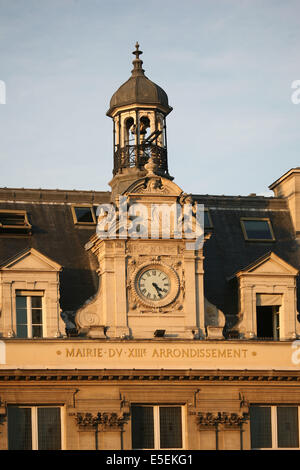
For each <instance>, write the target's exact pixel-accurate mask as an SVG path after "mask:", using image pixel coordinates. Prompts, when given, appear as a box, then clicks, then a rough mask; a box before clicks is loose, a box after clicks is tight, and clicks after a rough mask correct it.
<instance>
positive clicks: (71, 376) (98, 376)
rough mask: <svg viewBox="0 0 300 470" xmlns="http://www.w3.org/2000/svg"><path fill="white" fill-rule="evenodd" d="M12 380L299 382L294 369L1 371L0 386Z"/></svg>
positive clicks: (38, 381) (29, 381) (81, 381)
mask: <svg viewBox="0 0 300 470" xmlns="http://www.w3.org/2000/svg"><path fill="white" fill-rule="evenodd" d="M12 382H14V383H15V382H18V383H19V384H20V383H24V384H25V383H33V382H37V383H39V384H40V383H41V382H44V383H45V384H49V382H51V383H54V382H55V383H56V382H57V383H62V382H68V383H70V382H72V383H74V382H80V383H91V382H92V383H97V382H101V383H103V382H107V383H119V382H122V383H127V384H132V383H138V382H143V383H144V382H149V383H159V384H161V383H168V382H170V383H174V382H177V383H178V384H184V383H189V384H192V383H195V382H207V383H212V382H219V383H223V384H232V383H236V382H237V383H241V382H250V383H261V382H264V383H274V382H276V383H279V384H281V383H299V382H300V375H299V372H298V371H275V370H273V371H236V370H235V371H215V370H214V371H208V370H205V371H194V370H192V371H182V370H181V371H176V370H159V371H158V370H152V371H151V370H150V371H149V370H147V371H143V370H136V371H135V370H127V371H126V370H98V371H90V370H76V371H74V370H71V371H66V370H57V371H53V370H51V371H50V370H47V371H45V370H35V371H32V370H22V371H20V370H1V371H0V386H1V385H4V384H8V383H12Z"/></svg>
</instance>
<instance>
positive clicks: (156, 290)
mask: <svg viewBox="0 0 300 470" xmlns="http://www.w3.org/2000/svg"><path fill="white" fill-rule="evenodd" d="M137 287H138V291H139V294H140V295H141V296H143V297H144V298H145V299H147V300H150V301H152V302H157V301H160V300H162V299H164V298H165V297H166V296H167V295H168V294H169V292H170V289H171V281H170V278H169V276H168V275H167V274H166V273H165V272H164V271H162V270H161V269H157V268H151V269H147V270H145V271H143V272H142V273H141V274H140V276H139V278H138V282H137Z"/></svg>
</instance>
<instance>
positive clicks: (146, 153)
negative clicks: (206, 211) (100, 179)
mask: <svg viewBox="0 0 300 470" xmlns="http://www.w3.org/2000/svg"><path fill="white" fill-rule="evenodd" d="M133 54H134V55H135V59H134V60H133V62H132V63H133V69H132V71H131V77H130V78H129V79H128V80H127V81H126V82H125V83H124V84H123V85H121V86H120V88H119V89H118V90H117V91H116V92H115V93H114V94H113V96H112V98H111V100H110V108H109V110H108V111H107V115H108V116H109V117H111V118H112V119H113V126H114V132H113V136H114V168H113V175H114V177H113V180H112V181H111V183H110V185H111V187H112V193H113V196H114V195H116V194H120V193H121V192H123V191H124V190H126V189H127V187H128V186H129V185H131V184H132V182H133V181H134V180H136V179H137V178H140V177H143V176H145V174H146V170H145V169H144V166H145V165H146V164H147V162H148V160H149V158H150V157H151V158H152V160H153V161H154V163H155V168H156V173H157V175H159V176H164V177H166V178H170V179H172V178H171V177H170V175H169V171H168V159H167V132H166V116H167V115H168V114H169V113H170V112H171V111H172V108H171V107H170V106H169V102H168V96H167V94H166V92H165V91H164V90H163V89H162V88H161V87H159V86H158V85H156V84H155V83H154V82H152V81H151V80H149V78H147V77H146V76H145V73H144V69H143V67H142V65H143V61H142V60H141V59H140V55H141V54H142V51H141V50H140V49H139V44H138V43H136V45H135V50H134V51H133Z"/></svg>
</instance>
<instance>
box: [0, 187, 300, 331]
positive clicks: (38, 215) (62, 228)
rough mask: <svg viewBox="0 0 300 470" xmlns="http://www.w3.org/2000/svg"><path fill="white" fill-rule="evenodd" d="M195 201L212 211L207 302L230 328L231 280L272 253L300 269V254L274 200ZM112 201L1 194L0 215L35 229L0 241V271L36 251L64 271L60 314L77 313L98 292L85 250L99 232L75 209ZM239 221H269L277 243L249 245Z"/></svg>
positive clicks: (72, 194)
mask: <svg viewBox="0 0 300 470" xmlns="http://www.w3.org/2000/svg"><path fill="white" fill-rule="evenodd" d="M193 197H194V199H196V200H197V201H198V202H199V203H202V204H204V205H205V207H206V208H208V209H209V211H210V216H211V219H212V222H213V230H212V235H211V237H210V239H209V240H208V241H206V243H205V245H204V256H205V260H204V270H205V275H204V291H205V296H206V298H207V299H208V300H209V301H210V302H211V303H213V304H215V305H216V306H217V307H218V308H220V309H221V310H222V311H223V312H224V313H225V315H226V316H227V318H228V326H229V327H230V326H232V325H233V324H234V322H235V319H236V314H237V313H238V295H237V294H238V292H237V286H236V281H235V280H230V278H231V277H232V276H233V275H234V274H235V273H236V272H237V271H239V270H240V269H242V268H244V267H245V266H247V265H249V264H250V263H252V262H254V261H255V260H256V259H258V258H259V257H261V256H263V255H264V254H266V253H267V252H270V251H273V252H274V253H276V254H277V255H278V256H280V257H281V258H282V259H284V260H285V261H287V262H288V263H290V264H291V265H292V266H294V267H295V268H297V269H299V268H300V249H299V245H298V243H297V240H295V237H294V230H293V225H292V220H291V216H290V213H289V210H288V206H287V203H286V201H285V200H284V199H280V198H275V197H274V198H273V197H262V196H248V197H240V196H238V197H234V196H209V195H194V196H193ZM109 201H110V193H109V192H101V191H62V190H38V189H36V190H34V189H7V188H0V209H11V210H14V209H15V210H26V211H27V214H28V217H29V222H30V224H32V235H31V236H22V237H16V236H7V235H6V236H4V235H1V236H0V265H1V264H3V263H4V261H5V260H7V259H8V258H10V257H13V256H15V255H16V254H17V253H19V252H21V251H23V250H25V249H27V248H31V247H33V248H35V249H37V250H38V251H40V252H41V253H43V254H45V255H46V256H48V257H49V258H51V259H53V260H54V261H56V262H57V263H59V264H60V265H62V266H63V270H62V272H61V274H60V276H61V278H60V296H61V297H60V303H61V308H62V310H63V311H67V312H72V311H74V310H77V309H78V308H79V306H81V305H82V304H83V303H84V302H85V301H86V300H87V299H88V298H89V297H91V296H93V295H94V294H95V293H96V292H97V289H98V276H97V273H96V269H97V267H98V266H97V260H96V258H95V256H94V255H93V254H91V253H89V252H87V251H86V250H85V248H84V245H85V244H86V242H87V241H88V240H89V238H90V237H91V235H93V234H94V233H95V227H94V226H91V227H82V226H76V225H75V224H74V221H73V217H72V213H71V205H72V204H94V205H97V204H100V203H106V202H109ZM240 217H259V218H261V217H268V218H270V220H271V223H272V226H273V230H274V234H275V239H276V240H275V241H274V242H270V241H265V242H249V241H245V239H244V236H243V233H242V230H241V226H240ZM299 292H300V286H299V288H298V293H299ZM298 295H299V294H298ZM299 300H300V299H299ZM299 300H298V301H299Z"/></svg>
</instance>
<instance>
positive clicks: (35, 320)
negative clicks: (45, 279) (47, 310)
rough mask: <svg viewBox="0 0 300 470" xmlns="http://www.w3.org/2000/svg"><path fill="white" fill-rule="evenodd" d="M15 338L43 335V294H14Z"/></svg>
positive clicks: (39, 336)
mask: <svg viewBox="0 0 300 470" xmlns="http://www.w3.org/2000/svg"><path fill="white" fill-rule="evenodd" d="M16 326H17V331H16V333H17V338H42V337H43V296H42V294H41V293H40V294H37V293H35V295H20V294H18V293H17V295H16Z"/></svg>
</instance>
